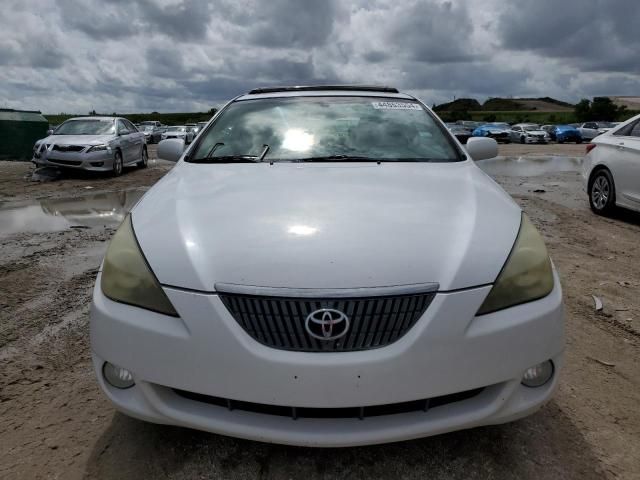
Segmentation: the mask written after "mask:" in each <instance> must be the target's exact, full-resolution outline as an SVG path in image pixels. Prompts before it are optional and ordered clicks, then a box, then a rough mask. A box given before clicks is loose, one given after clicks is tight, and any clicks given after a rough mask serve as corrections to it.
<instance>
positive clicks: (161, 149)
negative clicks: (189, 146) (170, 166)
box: [158, 138, 185, 162]
mask: <svg viewBox="0 0 640 480" xmlns="http://www.w3.org/2000/svg"><path fill="white" fill-rule="evenodd" d="M184 148H185V143H184V140H181V139H179V138H168V139H166V140H162V141H161V142H160V143H158V158H159V159H161V160H167V161H168V162H177V161H178V160H180V157H181V156H182V154H183V153H184Z"/></svg>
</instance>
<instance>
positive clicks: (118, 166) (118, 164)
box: [111, 151, 122, 177]
mask: <svg viewBox="0 0 640 480" xmlns="http://www.w3.org/2000/svg"><path fill="white" fill-rule="evenodd" d="M111 174H112V175H113V176H114V177H119V176H120V175H122V153H120V151H116V153H115V155H114V157H113V169H112V170H111Z"/></svg>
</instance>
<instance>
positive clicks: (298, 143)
mask: <svg viewBox="0 0 640 480" xmlns="http://www.w3.org/2000/svg"><path fill="white" fill-rule="evenodd" d="M266 146H268V149H267V150H268V157H267V158H268V160H269V161H304V160H308V161H352V160H356V159H357V160H358V161H377V160H379V161H440V162H451V161H458V160H460V159H461V156H460V155H459V153H458V151H457V150H456V149H455V147H454V146H453V142H452V140H451V139H450V137H449V136H448V135H447V134H446V133H445V130H444V129H442V128H441V127H440V126H439V125H438V124H437V123H436V121H435V120H434V118H433V117H432V116H431V115H429V114H428V113H427V111H426V110H425V109H423V108H422V106H421V105H420V104H419V103H418V102H416V101H412V100H404V99H395V98H394V99H383V98H376V97H289V98H269V99H259V100H247V101H238V102H235V103H232V104H231V105H230V106H229V107H228V108H227V109H225V111H224V112H222V114H221V116H220V117H219V118H218V119H217V121H216V122H215V124H214V125H213V126H212V127H211V128H209V130H208V131H207V134H206V136H205V137H204V138H203V139H202V141H200V143H199V145H198V147H197V149H196V150H195V152H194V154H192V156H191V159H190V161H194V162H195V161H199V160H200V161H202V160H204V159H215V158H217V157H225V158H231V157H242V158H245V159H246V158H247V157H259V156H261V155H262V154H263V153H265V149H266ZM212 157H213V158H212Z"/></svg>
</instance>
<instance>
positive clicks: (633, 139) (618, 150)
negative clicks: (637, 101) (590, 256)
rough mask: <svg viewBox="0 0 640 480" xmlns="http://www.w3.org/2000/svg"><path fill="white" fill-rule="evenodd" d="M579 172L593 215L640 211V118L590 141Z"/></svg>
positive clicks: (639, 116)
mask: <svg viewBox="0 0 640 480" xmlns="http://www.w3.org/2000/svg"><path fill="white" fill-rule="evenodd" d="M582 172H583V177H584V180H585V185H586V188H587V192H588V194H589V204H590V205H591V209H592V210H593V211H594V212H595V213H597V214H599V215H607V214H609V213H611V212H612V211H613V210H614V208H615V207H616V206H618V207H624V208H628V209H630V210H635V211H637V212H640V115H638V116H635V117H633V118H632V119H630V120H628V121H626V122H624V123H622V124H621V125H618V126H617V127H615V128H613V129H611V130H609V131H608V132H605V133H603V134H601V135H598V137H596V138H595V139H593V141H592V142H591V143H590V144H588V145H587V155H586V156H585V158H584V162H583V170H582Z"/></svg>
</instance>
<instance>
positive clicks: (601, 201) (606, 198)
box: [589, 170, 616, 215]
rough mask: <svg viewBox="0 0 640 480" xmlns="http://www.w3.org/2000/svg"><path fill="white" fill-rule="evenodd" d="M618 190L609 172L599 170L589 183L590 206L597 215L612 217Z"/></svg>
mask: <svg viewBox="0 0 640 480" xmlns="http://www.w3.org/2000/svg"><path fill="white" fill-rule="evenodd" d="M615 200H616V190H615V185H614V183H613V177H612V176H611V173H610V172H609V170H599V171H598V172H596V173H595V174H594V175H593V178H592V179H591V182H590V183H589V206H590V207H591V210H593V213H595V214H597V215H610V214H611V212H612V211H613V209H614V208H615Z"/></svg>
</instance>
